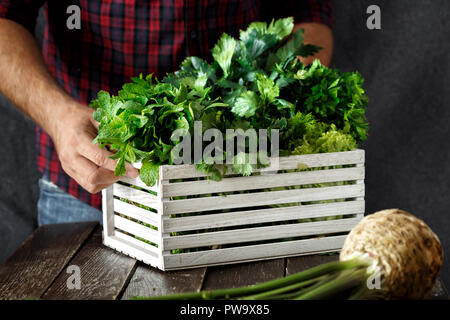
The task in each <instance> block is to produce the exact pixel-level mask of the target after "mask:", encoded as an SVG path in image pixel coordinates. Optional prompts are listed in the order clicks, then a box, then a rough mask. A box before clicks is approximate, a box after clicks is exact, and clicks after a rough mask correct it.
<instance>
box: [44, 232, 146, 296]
mask: <svg viewBox="0 0 450 320" xmlns="http://www.w3.org/2000/svg"><path fill="white" fill-rule="evenodd" d="M136 263H137V262H136V260H135V259H133V258H130V257H127V256H125V255H123V254H120V253H118V252H116V251H114V250H112V249H110V248H107V247H105V246H104V245H103V244H102V235H101V230H100V228H99V229H97V230H96V231H95V233H94V234H93V235H92V237H91V238H90V239H89V240H88V242H87V243H86V244H85V245H84V246H83V248H82V249H81V250H80V251H79V252H78V253H77V254H76V255H75V256H74V258H73V259H72V260H71V261H70V262H69V263H68V266H72V265H75V266H78V267H79V268H80V275H81V286H80V289H69V288H68V286H67V281H68V280H69V277H70V276H71V275H72V274H71V273H67V268H65V269H64V270H63V271H62V272H61V274H60V275H59V276H58V278H57V279H56V280H55V282H54V283H53V285H52V286H51V287H50V288H49V289H48V290H47V292H46V293H45V294H44V296H43V299H58V300H60V299H61V300H66V299H77V300H84V299H102V300H109V299H116V298H117V297H118V296H119V294H120V293H121V291H122V290H123V289H124V287H125V285H126V283H127V282H128V281H129V279H130V278H131V276H132V274H133V272H134V270H135V266H136Z"/></svg>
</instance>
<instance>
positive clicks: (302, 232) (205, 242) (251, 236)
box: [163, 218, 360, 250]
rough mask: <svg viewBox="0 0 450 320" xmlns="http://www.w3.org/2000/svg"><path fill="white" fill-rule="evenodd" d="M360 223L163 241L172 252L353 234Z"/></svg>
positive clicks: (293, 226)
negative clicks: (231, 244) (235, 244)
mask: <svg viewBox="0 0 450 320" xmlns="http://www.w3.org/2000/svg"><path fill="white" fill-rule="evenodd" d="M359 221H360V219H359V218H348V219H339V220H329V221H317V222H306V223H296V224H287V225H275V226H267V227H253V228H244V229H236V230H226V231H216V232H205V233H195V234H190V235H183V236H170V237H167V238H163V244H164V248H165V249H167V250H171V249H184V248H197V247H205V246H212V245H220V244H230V243H242V242H251V241H263V240H272V239H280V238H290V237H301V236H314V235H321V234H327V233H328V234H329V233H339V232H346V231H350V230H351V229H352V228H353V227H354V226H355V225H356V224H357V223H358V222H359Z"/></svg>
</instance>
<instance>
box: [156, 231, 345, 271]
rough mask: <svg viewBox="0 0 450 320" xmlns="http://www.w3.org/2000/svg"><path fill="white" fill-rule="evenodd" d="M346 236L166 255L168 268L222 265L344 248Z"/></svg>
mask: <svg viewBox="0 0 450 320" xmlns="http://www.w3.org/2000/svg"><path fill="white" fill-rule="evenodd" d="M345 238H346V236H334V237H324V238H315V239H306V240H296V241H289V242H279V243H270V244H260V245H250V246H244V247H236V248H226V249H217V250H207V251H200V252H192V253H182V254H165V255H163V259H164V269H165V270H176V269H183V268H194V267H200V266H206V265H208V266H210V265H219V264H229V263H238V262H247V261H248V262H249V261H255V260H265V259H274V258H281V257H289V256H297V255H306V254H313V253H324V252H334V251H338V250H340V249H341V248H342V245H343V244H344V241H345Z"/></svg>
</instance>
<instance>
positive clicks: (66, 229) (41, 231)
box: [0, 223, 448, 299]
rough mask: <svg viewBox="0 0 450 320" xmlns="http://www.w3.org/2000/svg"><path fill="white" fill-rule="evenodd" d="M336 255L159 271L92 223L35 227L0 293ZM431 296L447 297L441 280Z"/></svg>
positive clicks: (56, 293) (256, 268) (142, 289)
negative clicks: (106, 240)
mask: <svg viewBox="0 0 450 320" xmlns="http://www.w3.org/2000/svg"><path fill="white" fill-rule="evenodd" d="M336 259H338V256H337V255H311V256H303V257H295V258H285V259H275V260H267V261H262V262H253V263H244V264H235V265H227V266H219V267H208V268H197V269H191V270H185V271H172V272H162V271H159V270H157V269H155V268H152V267H149V266H146V265H144V264H142V263H140V262H138V261H136V260H135V259H132V258H130V257H128V256H125V255H123V254H121V253H118V252H116V251H114V250H112V249H109V248H107V247H105V246H103V245H102V236H101V227H100V226H99V225H98V224H96V223H77V224H60V225H48V226H43V227H40V228H38V229H37V230H36V231H35V232H34V233H33V234H32V235H31V236H30V237H29V238H28V239H27V240H26V241H25V242H24V243H23V244H22V245H21V246H20V247H19V248H18V249H17V251H16V252H15V253H14V254H13V255H12V256H11V257H10V258H9V259H8V260H7V261H5V262H4V263H3V264H2V265H1V266H0V299H24V298H40V299H128V298H129V297H132V296H135V295H145V296H152V295H161V294H167V293H179V292H186V291H195V290H202V289H218V288H228V287H235V286H243V285H250V284H255V283H259V282H263V281H267V280H271V279H275V278H279V277H283V276H285V275H289V274H292V273H295V272H298V271H300V270H303V269H306V268H309V267H312V266H316V265H318V264H320V263H324V262H328V261H332V260H336ZM73 265H75V266H78V267H79V268H80V275H81V286H80V289H76V288H73V289H69V288H68V286H67V282H68V279H69V277H71V276H72V275H73V271H72V270H71V268H69V267H70V266H73ZM430 298H431V299H448V294H447V292H446V290H445V288H444V286H443V285H442V282H441V281H440V280H439V281H438V283H437V285H436V287H435V289H434V292H433V294H432V295H431V297H430Z"/></svg>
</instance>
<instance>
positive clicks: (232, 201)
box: [163, 184, 364, 215]
mask: <svg viewBox="0 0 450 320" xmlns="http://www.w3.org/2000/svg"><path fill="white" fill-rule="evenodd" d="M362 196H364V185H363V184H355V185H344V186H334V187H323V188H306V189H294V190H284V191H271V192H255V193H247V194H234V195H228V196H214V197H202V198H195V199H183V200H172V201H167V202H164V203H163V206H164V215H167V214H178V213H190V212H201V211H210V210H220V209H232V208H245V207H252V206H264V205H275V204H285V203H295V202H309V201H322V200H333V199H343V198H354V197H355V198H356V197H362Z"/></svg>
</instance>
